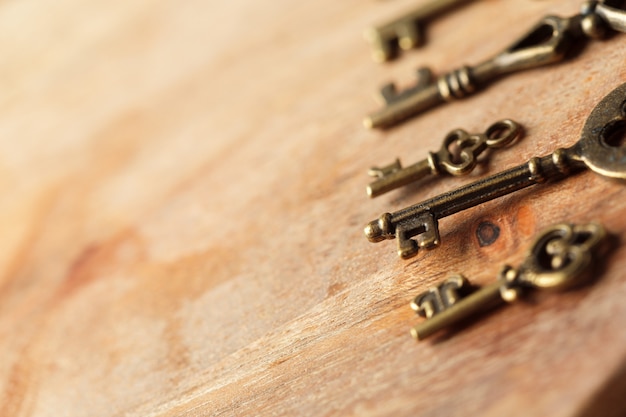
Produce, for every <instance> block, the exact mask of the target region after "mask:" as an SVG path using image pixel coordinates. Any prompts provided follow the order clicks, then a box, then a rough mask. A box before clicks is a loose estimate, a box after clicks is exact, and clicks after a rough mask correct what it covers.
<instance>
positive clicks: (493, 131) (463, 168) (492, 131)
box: [366, 119, 522, 197]
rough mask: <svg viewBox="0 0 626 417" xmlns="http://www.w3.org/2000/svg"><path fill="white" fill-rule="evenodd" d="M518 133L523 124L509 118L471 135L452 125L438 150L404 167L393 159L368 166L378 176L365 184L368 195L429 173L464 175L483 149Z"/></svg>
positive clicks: (504, 143)
mask: <svg viewBox="0 0 626 417" xmlns="http://www.w3.org/2000/svg"><path fill="white" fill-rule="evenodd" d="M521 134H522V127H521V126H520V125H519V124H517V123H515V122H514V121H513V120H510V119H504V120H499V121H497V122H496V123H494V124H492V125H491V126H489V128H487V131H486V132H485V133H475V134H471V135H470V134H469V133H467V132H466V131H465V130H463V129H455V130H453V131H451V132H450V133H448V135H447V136H446V137H445V139H444V140H443V145H442V146H441V149H439V151H438V152H436V153H433V152H429V153H428V157H426V159H424V160H422V161H420V162H417V163H415V164H413V165H409V166H408V167H404V168H403V167H402V165H401V163H400V160H399V159H396V161H395V162H394V163H393V164H391V165H387V166H384V167H381V168H379V167H372V168H370V170H369V175H370V176H372V177H377V178H378V179H377V180H376V181H374V182H372V183H371V184H370V185H368V186H367V189H366V191H367V195H369V196H370V197H377V196H379V195H381V194H384V193H386V192H387V191H391V190H393V189H396V188H398V187H402V186H403V185H407V184H410V183H412V182H414V181H418V180H420V179H422V178H424V177H426V176H428V175H439V174H443V173H447V174H450V175H455V176H458V175H467V174H469V173H470V172H472V170H473V169H474V168H475V167H476V164H477V163H478V162H477V158H478V157H479V156H480V154H482V153H483V152H484V151H485V150H487V149H488V148H502V147H505V146H507V145H509V144H510V143H511V142H513V141H514V140H515V139H517V138H518V137H519V136H521Z"/></svg>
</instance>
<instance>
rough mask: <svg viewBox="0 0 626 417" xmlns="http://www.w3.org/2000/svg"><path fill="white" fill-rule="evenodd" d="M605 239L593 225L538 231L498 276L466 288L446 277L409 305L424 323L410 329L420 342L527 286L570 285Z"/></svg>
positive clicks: (586, 272)
mask: <svg viewBox="0 0 626 417" xmlns="http://www.w3.org/2000/svg"><path fill="white" fill-rule="evenodd" d="M605 237H606V232H605V230H604V228H603V227H602V226H601V225H599V224H597V223H590V224H585V225H571V224H557V225H555V226H552V227H550V228H548V229H547V230H545V231H543V232H542V233H541V235H540V236H539V237H538V238H537V240H536V241H535V242H534V244H533V245H532V247H531V249H530V251H529V253H528V255H527V257H526V260H525V261H524V262H523V263H522V265H521V266H520V267H519V268H518V269H514V268H512V267H510V266H508V265H505V266H504V267H503V268H502V271H501V272H500V274H499V277H498V280H497V281H496V282H495V283H493V284H491V285H488V286H486V287H484V288H481V289H480V290H478V291H476V292H474V293H472V294H470V295H467V296H465V294H467V293H468V292H469V282H468V281H467V280H466V279H465V278H464V277H463V276H461V275H455V276H453V277H451V278H448V279H447V280H446V281H444V282H443V283H442V284H440V285H439V286H437V287H435V288H432V289H430V290H428V291H426V292H424V293H422V294H420V295H418V296H417V297H415V299H414V300H413V302H412V303H411V308H412V309H414V310H415V311H416V312H417V313H418V314H419V315H420V316H422V317H426V321H424V322H422V323H421V324H419V325H417V326H415V327H414V328H413V329H411V334H412V335H413V337H414V338H415V339H417V340H422V339H424V338H426V337H428V336H430V335H432V334H433V333H435V332H437V331H439V330H441V329H443V328H444V327H447V326H450V325H453V324H455V323H457V322H459V321H460V320H463V319H465V318H467V317H469V316H470V315H472V314H474V313H477V312H480V311H484V310H486V309H488V308H490V307H494V306H495V305H497V304H501V303H503V302H513V301H515V300H517V299H518V298H519V296H520V295H521V294H522V292H523V291H524V290H525V289H528V288H537V289H555V290H563V289H569V288H571V287H573V286H576V285H579V284H582V283H583V282H584V281H585V280H587V279H589V278H590V277H591V270H590V269H591V266H592V265H593V262H594V260H595V259H596V258H597V255H598V253H599V251H600V249H601V248H602V243H603V241H604V239H605Z"/></svg>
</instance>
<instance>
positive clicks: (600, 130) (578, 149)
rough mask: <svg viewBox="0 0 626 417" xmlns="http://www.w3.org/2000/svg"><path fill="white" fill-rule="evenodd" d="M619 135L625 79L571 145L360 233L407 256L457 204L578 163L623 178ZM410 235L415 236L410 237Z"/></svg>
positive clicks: (624, 131) (433, 240)
mask: <svg viewBox="0 0 626 417" xmlns="http://www.w3.org/2000/svg"><path fill="white" fill-rule="evenodd" d="M625 136H626V84H622V85H621V86H619V87H617V88H616V89H615V90H613V91H612V92H611V93H609V94H608V95H607V96H606V97H604V98H603V99H602V100H601V101H600V102H599V103H598V104H597V105H596V107H595V108H594V109H593V111H592V112H591V114H590V115H589V117H588V118H587V121H586V122H585V126H584V127H583V129H582V133H581V138H580V139H579V140H578V142H576V143H575V144H574V145H573V146H572V147H570V148H567V149H557V150H556V151H554V152H553V153H552V154H551V155H547V156H544V157H541V158H538V157H535V158H531V159H530V160H529V161H528V162H527V163H525V164H522V165H519V166H517V167H515V168H511V169H508V170H506V171H503V172H501V173H499V174H495V175H493V176H491V177H487V178H484V179H481V180H479V181H476V182H474V183H471V184H468V185H466V186H463V187H460V188H457V189H456V190H453V191H450V192H447V193H444V194H441V195H439V196H436V197H433V198H431V199H429V200H426V201H424V202H422V203H418V204H415V205H413V206H410V207H407V208H405V209H402V210H399V211H396V212H394V213H385V214H383V215H382V216H381V217H380V218H379V219H377V220H374V221H372V222H370V223H369V224H368V225H367V226H366V227H365V235H366V237H367V238H368V240H369V241H370V242H380V241H383V240H385V239H395V238H397V239H398V254H399V255H400V256H401V257H402V258H410V257H412V256H415V255H416V254H417V252H418V248H434V247H436V246H438V245H439V243H440V238H439V230H438V220H439V219H441V218H443V217H446V216H449V215H451V214H454V213H457V212H459V211H461V210H465V209H467V208H470V207H473V206H476V205H478V204H481V203H484V202H486V201H490V200H493V199H495V198H498V197H501V196H503V195H506V194H509V193H511V192H513V191H517V190H521V189H523V188H526V187H529V186H531V185H533V184H538V183H543V182H546V181H548V180H552V179H560V178H563V177H565V176H567V175H569V174H571V173H574V172H576V171H580V170H581V169H583V168H589V169H591V170H592V171H594V172H597V173H599V174H601V175H604V176H607V177H612V178H621V179H626V144H625V143H623V142H624V138H625ZM414 236H416V239H417V241H416V240H413V239H412V237H414Z"/></svg>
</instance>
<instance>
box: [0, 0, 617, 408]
mask: <svg viewBox="0 0 626 417" xmlns="http://www.w3.org/2000/svg"><path fill="white" fill-rule="evenodd" d="M414 3H417V1H415V2H412V1H409V0H395V1H389V2H382V1H380V2H379V1H368V2H364V1H355V0H344V1H331V0H320V1H315V2H294V1H287V0H276V1H272V2H269V1H266V2H258V1H257V2H254V1H248V0H230V1H227V2H226V1H223V2H206V1H193V0H192V1H188V2H177V1H172V0H158V1H145V0H138V1H133V2H128V1H115V0H114V1H111V0H109V1H90V2H85V1H79V0H57V1H35V0H21V1H16V0H6V1H4V2H2V3H1V4H0V42H1V46H2V51H3V54H2V55H3V58H2V66H1V67H0V68H1V69H2V77H1V78H0V83H1V88H0V91H2V94H1V95H0V100H1V101H0V106H1V110H2V111H1V117H0V138H1V141H0V146H1V153H0V155H1V157H0V184H1V185H2V187H3V189H4V191H5V192H4V193H3V196H2V198H1V199H0V230H2V233H0V248H1V249H2V250H0V271H1V274H0V353H1V354H0V410H2V411H1V413H2V415H6V416H20V417H25V416H91V417H95V416H122V415H126V416H231V415H232V416H270V415H289V416H292V415H294V416H295V415H298V416H346V415H356V416H392V415H393V416H415V415H419V416H450V415H466V416H472V415H481V416H503V415H506V416H531V415H532V416H542V415H543V416H548V415H549V416H552V417H555V416H592V415H603V416H607V415H612V414H611V412H613V413H614V415H622V413H624V411H625V409H626V405H625V403H624V401H623V399H622V397H623V393H624V389H625V388H626V386H625V383H626V331H625V330H624V326H625V324H626V304H625V303H624V301H623V300H624V299H625V298H626V245H624V244H623V242H624V238H625V237H626V222H625V221H624V216H625V215H626V207H625V205H624V201H625V198H626V187H624V184H623V183H619V182H615V181H610V180H607V179H605V178H603V177H601V176H599V175H595V174H592V173H589V172H585V173H581V174H580V175H577V176H575V177H572V178H569V179H566V180H564V181H561V182H558V183H554V184H552V185H550V186H544V187H536V188H532V189H529V190H527V191H522V192H518V193H515V194H512V195H510V196H507V197H503V198H500V199H498V200H494V201H492V202H490V203H487V204H484V205H483V206H480V207H476V208H473V209H470V210H467V211H465V212H462V213H459V214H457V215H454V216H451V217H449V218H446V219H443V220H442V221H441V222H440V227H441V229H440V230H441V233H442V240H443V244H442V246H441V247H440V248H438V249H436V250H433V251H429V252H426V253H421V254H420V255H419V256H418V257H416V258H413V259H411V260H410V261H403V260H401V259H399V258H398V257H397V256H396V253H395V252H396V251H395V243H394V242H383V243H380V244H377V245H372V244H371V243H369V242H367V240H366V239H365V238H364V236H363V231H362V230H363V226H364V225H365V223H366V222H368V221H370V220H372V219H374V218H376V217H377V216H378V215H380V214H381V213H383V212H386V211H393V210H397V209H399V208H402V207H405V206H407V205H410V204H413V203H415V202H417V201H420V200H423V199H424V198H427V197H429V196H433V195H436V194H438V193H441V192H443V191H446V190H449V189H451V188H453V187H457V186H460V185H462V184H465V183H467V182H469V181H472V180H475V179H476V178H480V177H482V176H484V175H486V174H488V173H493V172H497V171H499V170H502V169H504V168H506V167H510V166H513V165H514V164H517V163H519V162H522V161H525V160H526V159H527V158H529V157H531V156H540V155H544V154H548V153H549V152H551V151H552V150H554V149H555V148H557V147H559V146H569V145H570V144H572V143H574V142H575V141H576V140H577V139H578V137H579V133H580V130H581V128H582V124H583V122H584V121H585V119H586V117H587V115H588V114H589V112H590V110H591V109H592V108H593V107H594V106H595V104H596V103H597V102H598V101H599V100H600V99H601V98H602V97H603V96H604V95H605V94H607V93H608V92H609V91H611V90H612V89H613V88H615V87H616V86H617V85H619V84H621V83H624V82H626V65H624V64H625V60H626V35H616V36H614V37H612V38H610V39H608V40H605V41H595V42H589V43H588V44H587V46H586V47H585V48H584V49H583V50H582V51H581V52H580V53H579V54H578V55H577V56H576V57H575V58H573V59H571V60H568V61H567V62H564V63H561V64H557V65H553V66H550V67H546V68H541V69H536V70H530V71H527V72H525V73H520V74H516V75H513V76H510V77H507V78H505V79H503V80H501V81H499V82H497V83H495V84H493V85H492V86H491V87H489V88H488V89H486V91H484V92H482V93H480V94H477V95H475V96H474V97H472V98H469V99H467V100H462V101H458V102H455V103H452V104H449V105H446V106H442V107H439V108H437V109H435V110H433V111H431V112H429V113H428V114H426V115H423V116H422V117H419V118H416V119H412V120H411V121H409V122H407V123H404V124H402V125H401V126H399V127H398V128H395V129H392V130H388V131H383V132H381V131H368V130H365V129H364V128H363V127H362V125H361V120H362V118H363V116H364V115H365V114H367V113H369V112H370V111H372V110H374V109H376V108H377V106H378V104H376V102H375V101H373V100H372V95H373V93H374V92H375V90H376V88H377V87H378V86H379V85H381V84H383V83H385V82H387V81H389V80H398V81H399V82H400V84H401V85H403V86H405V85H409V84H410V83H411V82H412V78H413V77H412V74H413V71H414V69H415V68H416V67H418V66H420V65H426V64H427V65H431V66H432V67H433V69H434V70H435V71H446V70H451V69H453V68H456V67H458V66H459V65H461V64H464V63H467V64H472V63H476V62H479V61H480V60H482V59H484V58H486V57H488V56H491V55H493V54H494V53H496V52H498V51H500V50H502V49H503V48H504V47H505V46H507V45H508V44H510V43H511V42H512V41H513V40H515V39H516V38H517V37H519V36H520V35H521V34H523V33H524V32H525V31H526V30H528V28H529V27H531V26H532V25H533V24H534V23H535V22H536V21H537V20H538V19H539V18H540V17H541V16H543V15H545V14H546V13H551V14H558V15H563V16H568V15H572V14H574V13H576V12H577V11H578V8H579V4H580V1H579V0H559V1H556V0H555V1H532V0H522V1H519V0H516V1H513V0H502V1H479V2H475V3H472V4H469V5H467V6H465V7H464V8H463V10H459V11H458V12H455V13H451V14H449V15H446V16H445V18H441V19H439V20H437V21H436V22H433V23H432V24H431V25H429V27H428V31H427V34H428V42H427V45H426V46H425V47H424V48H423V49H420V50H417V51H413V52H410V53H407V54H405V55H404V56H403V57H402V59H400V60H398V61H395V62H394V63H392V64H388V65H377V64H374V63H372V62H371V61H370V59H369V50H368V45H367V44H366V43H365V42H363V40H362V37H361V33H362V30H363V29H364V28H365V27H367V26H369V25H371V24H373V23H378V22H381V21H383V20H385V19H386V18H388V17H392V16H395V15H396V14H398V13H400V12H402V11H404V10H406V9H407V8H410V7H412V6H413V4H414ZM505 117H510V118H513V119H515V120H517V121H519V122H520V123H522V124H523V125H524V126H525V129H526V136H525V137H524V138H523V139H522V140H520V141H519V143H517V144H516V145H515V146H514V147H511V148H508V149H505V150H501V151H498V152H497V153H496V152H494V153H493V154H492V155H491V158H489V160H488V161H487V162H485V163H484V164H481V166H480V168H479V169H477V170H476V171H475V172H474V173H472V174H471V175H470V176H469V177H463V178H446V179H442V180H441V181H431V182H427V183H426V184H424V185H422V186H420V187H410V188H409V189H408V190H404V191H396V192H392V193H390V194H389V195H385V196H383V197H380V198H377V199H374V200H368V199H367V197H366V196H365V190H364V188H365V185H366V184H367V183H368V182H369V178H368V177H367V175H366V170H367V168H369V167H370V166H372V165H379V164H385V163H387V162H391V161H393V160H394V159H395V158H396V157H400V158H401V159H402V160H403V161H404V162H413V161H417V160H418V159H421V158H422V157H424V156H425V154H426V151H428V150H435V149H437V148H438V147H439V146H440V143H441V141H442V139H443V137H444V136H445V134H446V133H447V132H448V131H450V130H451V129H453V128H457V127H463V128H465V129H467V130H468V131H471V132H480V131H483V130H484V129H485V128H486V127H487V126H488V125H489V124H491V123H492V122H494V121H495V120H497V119H500V118H505ZM589 220H598V221H601V222H602V223H603V224H604V225H605V226H606V228H607V229H608V230H609V231H610V232H611V233H612V234H613V236H614V241H615V242H616V245H615V246H616V247H615V249H614V250H613V251H612V252H611V253H610V255H609V256H608V257H607V259H606V262H604V263H603V264H604V267H603V269H602V271H598V277H597V278H598V279H597V281H596V282H595V283H594V284H593V285H590V286H587V287H585V288H582V289H579V290H577V291H572V292H568V293H564V294H558V295H557V294H547V295H545V294H539V295H537V296H536V297H535V298H531V300H529V301H526V302H520V303H517V304H515V305H512V306H509V307H507V308H502V309H499V310H497V311H494V312H492V313H490V314H488V315H485V316H484V317H482V318H481V319H480V320H477V321H475V322H474V323H473V324H471V325H469V326H466V327H465V328H463V329H462V331H459V332H456V333H453V334H450V335H448V336H446V337H440V338H435V339H434V340H427V341H424V342H420V343H416V342H415V341H414V340H413V339H411V337H410V336H409V333H408V331H409V329H410V328H411V327H412V326H413V325H415V324H417V323H418V322H419V321H420V320H421V319H420V318H418V317H416V316H415V314H414V312H413V311H412V310H411V309H410V308H409V301H410V300H411V299H412V297H414V296H415V295H416V294H418V293H419V292H420V291H423V290H425V289H426V288H428V287H429V286H432V285H433V284H434V283H436V282H439V281H441V280H442V279H444V278H446V277H447V276H448V275H449V274H451V273H455V272H457V273H458V272H461V273H463V274H465V275H466V276H467V277H468V278H469V279H470V280H471V281H472V282H474V283H477V284H486V283H489V282H492V281H493V280H494V279H495V277H496V274H497V273H498V271H499V269H500V267H501V266H502V265H503V264H505V263H511V264H513V265H516V264H518V263H519V262H521V260H522V259H523V257H524V254H525V251H526V250H527V247H528V245H529V244H530V242H531V240H532V238H533V236H535V235H536V233H537V232H538V231H540V230H541V229H542V228H544V227H546V226H548V225H550V224H553V223H556V222H561V221H575V222H586V221H589ZM483 222H489V223H490V224H492V225H494V226H496V227H497V228H499V230H500V233H499V237H498V238H497V240H496V241H495V242H494V243H492V244H489V245H486V246H481V245H480V244H479V243H480V242H479V240H478V238H477V230H478V226H479V225H480V224H481V223H483Z"/></svg>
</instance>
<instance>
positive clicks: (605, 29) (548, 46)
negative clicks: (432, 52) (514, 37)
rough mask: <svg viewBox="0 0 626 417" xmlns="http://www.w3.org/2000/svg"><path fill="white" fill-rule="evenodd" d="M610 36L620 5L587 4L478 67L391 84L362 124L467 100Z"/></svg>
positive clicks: (624, 4) (625, 14) (624, 26)
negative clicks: (494, 83)
mask: <svg viewBox="0 0 626 417" xmlns="http://www.w3.org/2000/svg"><path fill="white" fill-rule="evenodd" d="M611 30H615V31H621V32H626V1H624V0H619V1H617V0H605V1H588V2H586V3H584V4H583V6H582V7H581V13H580V14H577V15H575V16H573V17H569V18H562V17H557V16H546V17H544V18H543V19H542V20H541V21H540V22H539V23H538V24H537V25H536V26H535V27H534V28H532V29H531V30H530V31H529V32H528V33H527V34H526V35H525V36H524V37H522V38H521V39H520V40H518V41H517V42H515V43H514V44H513V45H511V46H510V47H509V48H507V49H506V50H505V51H504V52H502V53H500V54H498V55H496V56H495V57H493V58H491V59H488V60H486V61H484V62H482V63H479V64H478V65H475V66H472V67H469V66H463V67H461V68H459V69H457V70H454V71H452V72H449V73H447V74H444V75H441V76H440V77H438V78H437V79H436V80H435V79H433V78H434V77H432V74H430V71H428V70H426V69H420V70H419V74H420V76H419V78H418V82H417V84H416V85H415V86H413V87H411V88H408V89H406V90H404V91H397V90H396V87H395V85H394V84H387V85H386V86H385V87H383V90H384V91H383V94H382V97H383V100H384V102H385V107H383V108H382V109H380V110H378V111H376V112H374V113H372V114H370V115H369V116H367V117H366V118H365V120H364V121H363V123H364V125H365V126H366V127H368V128H383V127H389V126H391V125H394V124H396V123H399V122H401V121H403V120H405V119H407V118H409V117H411V116H414V115H416V114H418V113H422V112H424V111H426V110H428V109H430V108H432V107H435V106H438V105H439V104H442V103H445V102H449V101H453V100H455V99H460V98H463V97H465V96H467V95H470V94H472V93H474V92H475V91H477V90H478V89H480V88H481V87H483V86H484V85H486V84H488V83H490V82H492V81H494V80H496V79H498V78H500V77H501V76H503V75H506V74H509V73H512V72H517V71H520V70H525V69H527V68H533V67H537V66H541V65H547V64H551V63H554V62H557V61H561V60H563V59H564V58H565V57H567V56H570V55H571V54H569V52H570V51H572V50H574V49H575V48H578V47H579V46H580V44H581V41H583V40H584V38H585V37H588V38H592V39H600V38H603V37H605V36H606V35H608V33H609V32H610V31H611Z"/></svg>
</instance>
